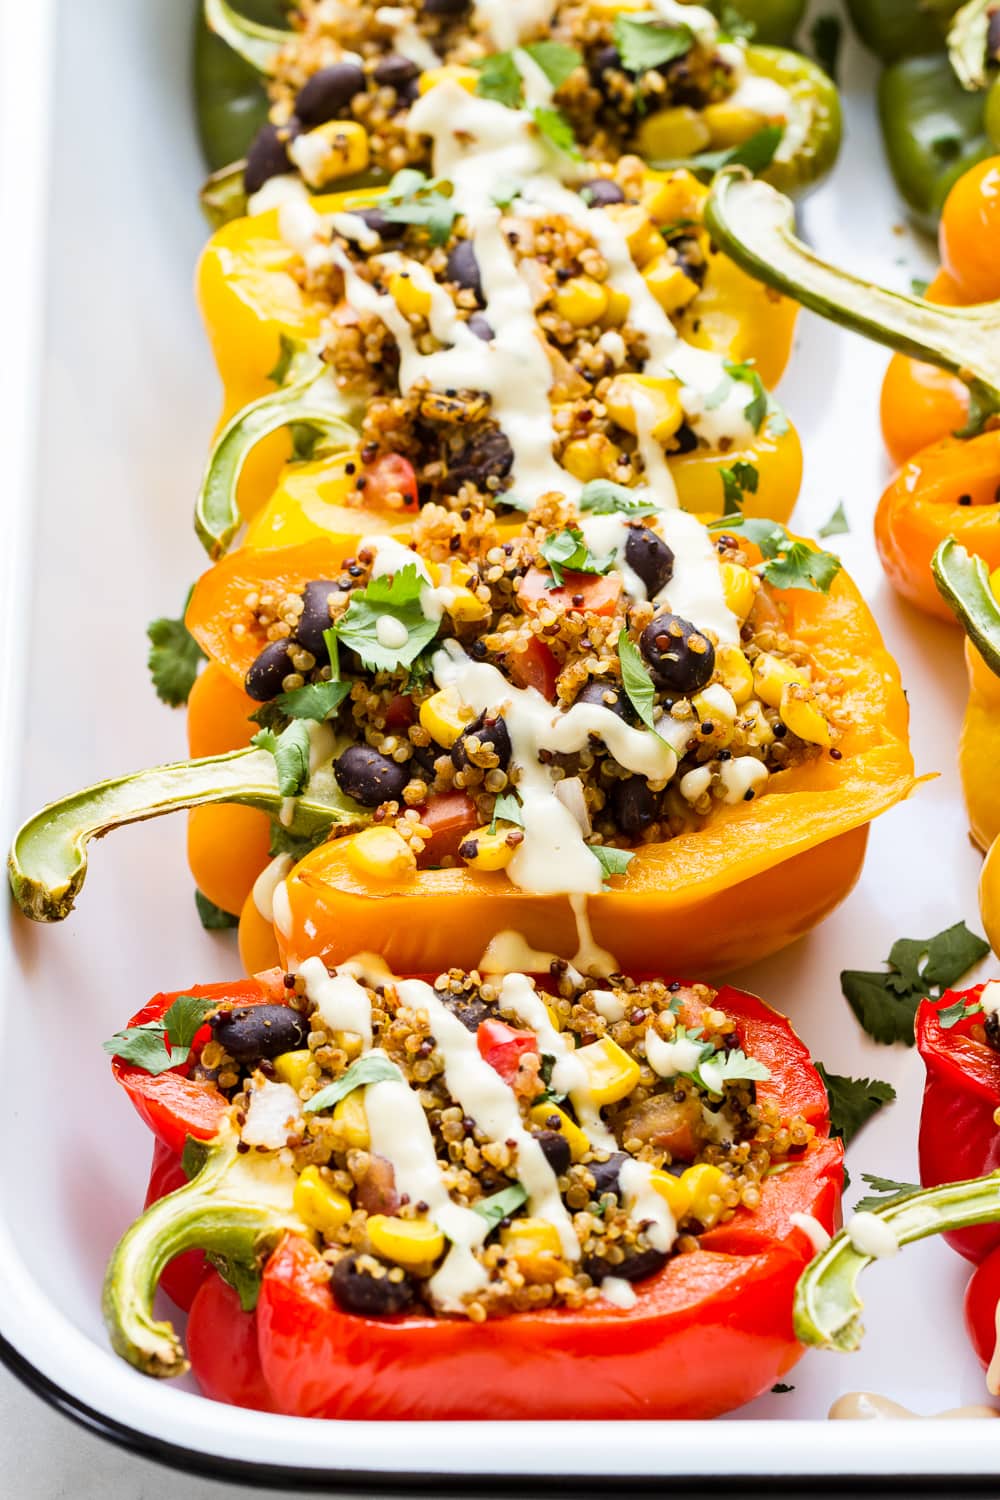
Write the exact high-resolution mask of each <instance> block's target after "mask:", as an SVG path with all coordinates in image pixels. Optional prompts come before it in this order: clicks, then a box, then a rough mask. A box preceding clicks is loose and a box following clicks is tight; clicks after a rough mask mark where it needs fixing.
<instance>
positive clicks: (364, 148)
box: [288, 120, 368, 188]
mask: <svg viewBox="0 0 1000 1500" xmlns="http://www.w3.org/2000/svg"><path fill="white" fill-rule="evenodd" d="M288 154H289V156H290V157H291V159H292V161H293V162H294V163H295V165H296V166H297V167H298V169H299V171H300V172H301V173H302V176H303V177H304V178H305V180H306V182H307V183H308V184H309V186H310V187H313V188H322V187H326V186H327V184H328V183H331V182H336V181H337V179H338V178H339V177H354V176H356V175H357V173H358V172H363V171H364V170H365V168H366V167H367V166H368V132H367V130H366V129H365V127H364V126H363V125H359V124H358V122H357V120H328V121H327V122H326V124H325V125H318V126H317V127H316V129H315V130H310V131H308V132H307V133H306V134H305V135H300V136H297V137H296V139H295V140H294V141H292V143H291V145H290V146H289V148H288Z"/></svg>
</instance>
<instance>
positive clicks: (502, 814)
mask: <svg viewBox="0 0 1000 1500" xmlns="http://www.w3.org/2000/svg"><path fill="white" fill-rule="evenodd" d="M497 823H515V824H516V825H517V827H518V828H523V827H524V818H523V817H522V816H521V799H520V797H519V796H518V795H517V793H516V792H501V793H500V795H499V797H498V798H497V800H496V801H495V802H494V804H493V821H492V822H491V824H490V833H496V831H497Z"/></svg>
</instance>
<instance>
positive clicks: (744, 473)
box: [719, 459, 760, 516]
mask: <svg viewBox="0 0 1000 1500" xmlns="http://www.w3.org/2000/svg"><path fill="white" fill-rule="evenodd" d="M719 478H720V479H721V480H722V497H723V512H722V513H723V515H725V516H738V515H739V514H740V512H741V510H742V506H743V499H744V495H747V494H750V495H755V494H756V493H757V485H758V484H759V482H760V474H759V472H758V470H757V469H756V468H755V467H754V465H753V464H748V463H744V462H743V460H742V459H737V460H736V462H735V463H734V464H733V465H732V467H731V468H728V469H726V468H724V469H720V470H719Z"/></svg>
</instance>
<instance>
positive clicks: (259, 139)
mask: <svg viewBox="0 0 1000 1500" xmlns="http://www.w3.org/2000/svg"><path fill="white" fill-rule="evenodd" d="M288 134H289V132H288V130H287V128H283V129H282V132H281V134H280V135H279V134H278V127H277V126H276V125H270V124H269V125H262V126H261V128H260V129H259V130H258V132H257V134H256V135H255V136H254V138H253V140H252V141H251V143H250V150H249V151H248V152H247V164H246V170H245V171H244V173H243V186H244V187H245V189H246V191H247V192H248V193H257V192H259V191H260V189H261V188H262V187H263V186H264V184H265V182H267V181H269V180H270V178H272V177H280V176H281V175H282V174H283V173H284V172H291V171H293V170H294V169H293V167H292V163H291V160H290V158H289V155H288V140H287V137H288Z"/></svg>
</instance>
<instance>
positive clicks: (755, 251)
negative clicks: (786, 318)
mask: <svg viewBox="0 0 1000 1500" xmlns="http://www.w3.org/2000/svg"><path fill="white" fill-rule="evenodd" d="M705 222H706V224H707V226H708V229H709V232H710V233H711V235H712V238H713V239H714V240H715V242H716V243H717V244H718V246H719V247H720V249H722V250H724V251H725V253H726V254H727V255H729V256H730V257H731V258H732V259H733V260H734V261H736V263H737V265H739V266H740V267H741V268H742V269H743V270H744V271H747V272H748V273H749V274H750V275H751V276H755V277H756V278H757V279H758V280H759V281H763V282H765V283H766V284H767V285H768V286H773V287H775V288H776V289H777V290H778V291H780V292H784V293H785V294H786V295H787V296H789V297H794V298H795V300H796V301H798V302H801V303H802V304H803V305H804V306H805V307H810V308H812V310H813V311H814V312H818V313H819V314H820V315H821V316H822V317H824V318H830V319H832V320H833V322H835V323H839V324H841V325H842V326H843V327H845V328H850V329H853V331H854V332H855V333H860V334H863V335H864V336H865V337H866V338H870V339H875V340H876V341H877V342H878V343H881V344H886V345H888V347H889V348H890V349H897V350H899V351H900V352H901V353H903V354H908V355H910V356H911V357H912V358H914V359H919V360H924V361H926V362H927V363H929V364H934V365H940V367H941V368H942V369H944V370H949V371H950V372H951V373H952V374H953V375H957V376H958V377H959V379H961V380H964V381H965V383H966V384H967V385H968V386H969V389H970V392H971V394H972V398H973V412H974V416H973V421H972V424H971V425H970V429H969V430H970V431H971V430H974V429H975V428H977V427H978V426H979V425H981V423H982V422H983V420H984V419H985V418H986V417H987V416H989V415H991V414H993V413H996V412H998V411H1000V303H997V302H990V303H983V304H980V305H979V306H977V307H938V306H935V305H934V304H933V303H930V302H924V301H923V300H922V299H921V298H919V297H906V296H904V295H903V294H902V293H900V292H890V291H889V290H887V289H886V288H885V287H880V286H877V285H876V284H875V283H874V282H870V281H865V280H863V279H862V278H861V277H860V276H853V275H851V273H850V272H848V271H844V270H841V269H840V268H839V267H837V266H832V265H830V264H829V263H828V262H826V261H824V260H821V259H820V257H819V256H818V255H816V254H815V253H814V252H813V251H812V250H810V249H809V247H808V246H807V245H804V244H803V243H802V241H801V240H799V239H797V238H796V236H795V234H794V232H793V229H794V215H793V209H792V205H791V203H790V202H789V200H788V199H787V198H785V197H783V196H782V194H780V193H777V192H775V190H774V189H773V188H771V187H769V186H768V185H767V184H766V183H762V182H755V181H752V180H751V179H750V178H749V177H747V175H746V174H745V173H744V172H743V171H742V170H741V169H738V168H732V169H730V170H728V171H726V172H723V173H720V174H719V176H718V177H717V178H716V180H715V183H714V185H713V188H712V192H711V194H710V196H709V198H708V201H707V204H706V207H705Z"/></svg>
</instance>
